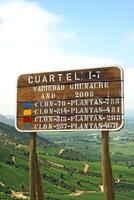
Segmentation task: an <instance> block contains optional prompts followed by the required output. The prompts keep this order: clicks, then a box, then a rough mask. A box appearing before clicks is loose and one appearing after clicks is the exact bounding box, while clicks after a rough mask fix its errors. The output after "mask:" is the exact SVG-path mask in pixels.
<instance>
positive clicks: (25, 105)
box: [23, 102, 32, 109]
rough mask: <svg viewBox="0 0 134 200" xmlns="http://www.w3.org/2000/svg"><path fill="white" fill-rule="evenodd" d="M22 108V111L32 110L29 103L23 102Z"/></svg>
mask: <svg viewBox="0 0 134 200" xmlns="http://www.w3.org/2000/svg"><path fill="white" fill-rule="evenodd" d="M23 108H24V109H29V108H32V103H30V102H25V103H24V104H23Z"/></svg>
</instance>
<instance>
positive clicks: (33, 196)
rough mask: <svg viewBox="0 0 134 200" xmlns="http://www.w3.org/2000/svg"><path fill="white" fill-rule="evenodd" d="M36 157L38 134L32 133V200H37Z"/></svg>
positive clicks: (30, 154) (30, 182) (30, 174)
mask: <svg viewBox="0 0 134 200" xmlns="http://www.w3.org/2000/svg"><path fill="white" fill-rule="evenodd" d="M35 155H36V133H33V132H31V133H30V145H29V190H30V200H36V169H35Z"/></svg>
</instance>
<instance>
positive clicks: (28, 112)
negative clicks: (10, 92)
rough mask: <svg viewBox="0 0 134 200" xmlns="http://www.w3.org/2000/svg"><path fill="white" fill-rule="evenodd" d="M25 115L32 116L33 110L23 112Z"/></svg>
mask: <svg viewBox="0 0 134 200" xmlns="http://www.w3.org/2000/svg"><path fill="white" fill-rule="evenodd" d="M23 115H24V116H29V115H32V110H31V109H28V110H23Z"/></svg>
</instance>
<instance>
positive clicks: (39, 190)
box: [35, 154, 45, 200]
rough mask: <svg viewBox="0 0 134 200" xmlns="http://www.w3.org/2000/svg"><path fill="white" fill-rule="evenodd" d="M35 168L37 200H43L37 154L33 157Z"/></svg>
mask: <svg viewBox="0 0 134 200" xmlns="http://www.w3.org/2000/svg"><path fill="white" fill-rule="evenodd" d="M35 166H36V185H37V193H38V200H45V199H44V192H43V187H42V181H41V176H40V169H39V164H38V157H37V154H36V156H35Z"/></svg>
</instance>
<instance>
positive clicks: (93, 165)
mask: <svg viewBox="0 0 134 200" xmlns="http://www.w3.org/2000/svg"><path fill="white" fill-rule="evenodd" d="M122 134H123V135H124V134H125V131H124V132H123V133H122ZM130 134H131V132H130ZM28 135H29V134H28V133H24V134H22V133H18V132H17V131H16V130H15V129H14V128H13V127H10V126H8V125H4V124H2V123H0V158H1V160H0V200H6V199H8V200H14V199H16V197H15V196H17V195H19V196H20V197H21V196H22V197H23V198H24V197H26V196H28V190H29V188H28V187H29V186H28V182H29V181H28V170H29V169H28V143H29V136H28ZM43 136H44V135H43ZM84 137H86V139H85V138H84ZM84 137H83V135H82V133H79V134H76V133H75V134H67V135H64V134H58V133H57V134H54V135H52V134H51V135H50V134H46V135H45V138H44V137H43V138H41V137H38V148H37V152H38V157H39V164H40V170H41V176H42V180H43V188H44V192H45V197H46V200H76V199H77V200H89V199H91V200H101V199H103V192H101V189H100V185H102V175H101V156H100V155H101V153H100V151H101V144H100V135H98V136H97V138H96V137H95V138H96V139H95V141H94V140H93V136H92V137H90V136H88V137H89V138H90V139H91V140H89V138H88V137H87V134H84ZM112 137H115V136H114V135H113V136H112ZM72 138H73V140H72ZM53 141H54V142H53ZM111 141H112V142H111V148H110V151H111V158H112V168H113V175H114V179H115V182H116V181H117V180H119V181H118V183H115V188H116V200H127V199H130V200H132V199H134V181H133V177H134V162H133V159H132V158H133V156H134V151H132V149H133V144H134V142H133V141H127V142H126V141H118V142H117V141H113V138H111ZM124 146H125V148H124ZM18 192H19V193H18ZM23 198H19V199H23Z"/></svg>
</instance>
